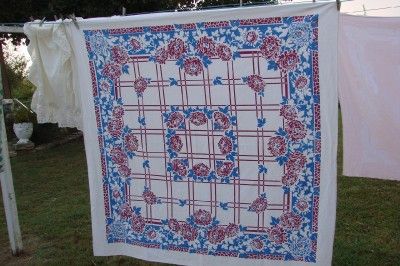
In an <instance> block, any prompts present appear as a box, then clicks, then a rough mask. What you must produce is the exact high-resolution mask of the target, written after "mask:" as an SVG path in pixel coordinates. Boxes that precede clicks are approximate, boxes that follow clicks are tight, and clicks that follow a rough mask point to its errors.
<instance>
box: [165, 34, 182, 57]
mask: <svg viewBox="0 0 400 266" xmlns="http://www.w3.org/2000/svg"><path fill="white" fill-rule="evenodd" d="M185 52H186V46H185V42H184V41H183V40H182V39H179V38H175V39H173V40H172V41H170V42H169V43H168V54H169V56H170V57H171V58H172V59H178V58H179V57H181V56H182V55H183V54H184V53H185Z"/></svg>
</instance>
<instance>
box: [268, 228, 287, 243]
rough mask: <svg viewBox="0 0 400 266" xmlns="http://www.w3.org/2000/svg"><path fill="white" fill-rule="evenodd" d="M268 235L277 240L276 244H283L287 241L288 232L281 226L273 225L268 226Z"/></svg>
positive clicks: (270, 238) (274, 240)
mask: <svg viewBox="0 0 400 266" xmlns="http://www.w3.org/2000/svg"><path fill="white" fill-rule="evenodd" d="M267 235H268V238H269V240H271V241H272V242H275V244H278V245H280V244H283V243H285V242H286V241H287V237H286V232H285V230H284V229H283V228H282V227H280V226H273V227H270V228H268V230H267Z"/></svg>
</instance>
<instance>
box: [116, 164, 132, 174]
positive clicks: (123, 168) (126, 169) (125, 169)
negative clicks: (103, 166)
mask: <svg viewBox="0 0 400 266" xmlns="http://www.w3.org/2000/svg"><path fill="white" fill-rule="evenodd" d="M118 172H119V174H120V175H121V176H123V177H128V176H130V175H131V169H130V168H129V167H128V166H127V165H124V164H123V165H118Z"/></svg>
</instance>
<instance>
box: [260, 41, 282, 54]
mask: <svg viewBox="0 0 400 266" xmlns="http://www.w3.org/2000/svg"><path fill="white" fill-rule="evenodd" d="M280 49H281V43H280V40H279V39H278V38H277V37H275V36H268V37H266V38H265V39H264V40H263V42H262V44H261V46H260V52H261V54H262V56H263V57H265V58H266V59H269V60H271V59H275V58H276V57H277V56H278V54H279V51H280Z"/></svg>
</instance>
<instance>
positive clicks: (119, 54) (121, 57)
mask: <svg viewBox="0 0 400 266" xmlns="http://www.w3.org/2000/svg"><path fill="white" fill-rule="evenodd" d="M111 59H112V60H113V61H114V62H115V63H117V64H120V65H123V64H125V63H126V62H128V60H129V56H128V53H127V52H126V51H125V50H124V49H123V48H121V47H119V46H113V47H112V48H111Z"/></svg>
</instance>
